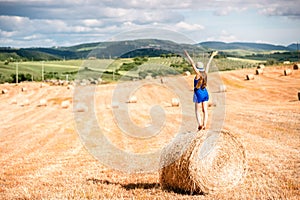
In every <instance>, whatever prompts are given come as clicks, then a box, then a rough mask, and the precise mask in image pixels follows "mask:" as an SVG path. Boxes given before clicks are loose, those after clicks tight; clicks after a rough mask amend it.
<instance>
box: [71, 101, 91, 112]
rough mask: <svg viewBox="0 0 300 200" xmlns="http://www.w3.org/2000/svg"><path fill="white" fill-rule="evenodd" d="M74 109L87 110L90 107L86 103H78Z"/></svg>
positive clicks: (77, 110) (78, 110)
mask: <svg viewBox="0 0 300 200" xmlns="http://www.w3.org/2000/svg"><path fill="white" fill-rule="evenodd" d="M74 110H75V111H76V112H87V111H88V110H89V108H88V107H87V106H86V105H85V104H84V103H77V104H76V105H75V108H74Z"/></svg>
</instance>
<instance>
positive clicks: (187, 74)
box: [183, 71, 191, 76]
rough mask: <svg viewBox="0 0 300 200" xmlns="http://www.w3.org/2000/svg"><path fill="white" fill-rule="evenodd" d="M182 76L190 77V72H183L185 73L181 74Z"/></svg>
mask: <svg viewBox="0 0 300 200" xmlns="http://www.w3.org/2000/svg"><path fill="white" fill-rule="evenodd" d="M183 75H184V76H190V75H191V72H189V71H185V72H184V73H183Z"/></svg>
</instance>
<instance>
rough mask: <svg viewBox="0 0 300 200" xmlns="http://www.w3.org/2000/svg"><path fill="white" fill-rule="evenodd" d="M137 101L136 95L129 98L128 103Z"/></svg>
mask: <svg viewBox="0 0 300 200" xmlns="http://www.w3.org/2000/svg"><path fill="white" fill-rule="evenodd" d="M136 102H137V97H136V96H131V97H129V99H128V103H136Z"/></svg>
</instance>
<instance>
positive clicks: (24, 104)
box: [21, 99, 30, 106]
mask: <svg viewBox="0 0 300 200" xmlns="http://www.w3.org/2000/svg"><path fill="white" fill-rule="evenodd" d="M29 105H30V101H29V99H24V101H23V102H22V104H21V106H29Z"/></svg>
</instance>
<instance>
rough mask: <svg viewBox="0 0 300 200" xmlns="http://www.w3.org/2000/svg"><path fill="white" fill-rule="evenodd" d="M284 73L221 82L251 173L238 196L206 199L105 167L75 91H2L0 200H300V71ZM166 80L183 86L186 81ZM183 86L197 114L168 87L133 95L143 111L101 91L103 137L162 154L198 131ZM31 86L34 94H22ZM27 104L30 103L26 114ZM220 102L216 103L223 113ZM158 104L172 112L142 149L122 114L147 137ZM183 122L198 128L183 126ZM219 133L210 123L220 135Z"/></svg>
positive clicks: (152, 175) (148, 86)
mask: <svg viewBox="0 0 300 200" xmlns="http://www.w3.org/2000/svg"><path fill="white" fill-rule="evenodd" d="M284 68H291V67H290V66H289V67H281V66H278V67H267V68H266V69H265V70H264V74H263V75H259V76H258V75H255V80H251V81H246V80H245V77H246V75H247V74H254V73H255V69H244V70H237V71H228V72H222V73H220V76H221V78H222V81H223V83H224V84H225V85H226V87H227V92H226V93H225V95H226V101H225V109H226V110H225V111H226V113H225V114H226V115H225V121H224V124H223V129H226V130H229V131H230V132H231V133H233V134H235V135H237V136H238V137H239V138H240V140H241V142H242V143H243V145H244V147H245V149H246V152H247V161H248V172H247V174H246V176H245V178H244V180H243V182H242V183H240V184H239V185H238V186H236V187H235V188H231V189H230V190H229V191H226V192H224V193H219V194H213V195H205V196H204V195H192V196H191V195H188V194H179V193H176V192H172V191H164V190H162V189H161V187H160V185H159V176H158V172H149V173H146V174H135V173H131V174H130V173H126V172H121V171H118V170H115V169H112V168H110V167H109V166H106V165H103V162H100V161H99V160H97V159H95V157H94V156H92V155H91V154H90V153H89V152H88V150H87V149H86V147H85V146H84V145H83V144H82V142H81V140H80V136H79V134H82V133H81V132H80V130H79V129H80V127H81V125H82V126H84V123H86V122H87V120H82V119H85V118H80V119H79V120H78V118H76V116H78V115H85V114H86V111H85V112H77V111H76V110H73V104H74V103H75V102H76V101H77V99H73V95H74V93H73V92H74V89H67V87H63V86H44V87H42V88H41V87H40V84H39V83H21V84H19V85H18V86H15V85H5V84H3V85H0V90H2V89H4V88H6V89H7V90H8V93H7V94H0V110H1V115H0V118H1V120H0V125H1V126H0V198H1V199H42V198H44V199H105V198H106V199H116V198H119V199H121V198H125V199H126V198H136V199H155V198H156V199H190V198H195V199H299V198H300V101H298V96H297V94H298V91H300V70H294V71H293V73H292V75H290V76H284V75H283V69H284ZM214 76H218V75H216V74H210V75H209V80H210V79H213V78H211V77H214ZM166 80H167V81H169V82H176V81H177V82H178V81H182V77H180V78H179V77H170V78H167V79H166ZM183 80H185V81H186V82H187V83H188V84H189V87H190V88H189V89H190V90H189V91H188V94H189V95H190V96H189V97H188V98H189V99H190V102H188V103H190V104H191V105H189V106H188V108H187V109H191V112H190V113H186V112H183V111H182V110H183V107H182V105H181V106H179V107H172V106H171V98H175V97H178V95H176V93H174V91H173V90H172V89H170V88H169V87H166V86H165V85H163V84H160V82H159V80H152V82H147V81H144V82H143V84H142V86H141V87H139V88H138V89H136V90H134V92H133V95H135V96H136V97H137V99H138V102H137V103H135V104H126V102H125V99H120V101H119V102H115V99H114V98H113V95H114V91H116V87H117V86H116V85H113V84H111V85H101V86H98V87H97V88H96V89H95V91H94V94H95V100H94V103H95V105H96V106H95V109H94V111H95V119H96V122H97V125H98V126H99V127H101V130H102V131H103V135H105V137H106V138H107V139H108V140H109V141H110V142H111V143H113V144H114V145H115V146H116V147H117V148H118V149H121V150H123V151H126V152H132V153H147V152H148V153H149V152H155V151H156V150H158V149H161V148H162V147H163V146H164V145H165V144H166V143H167V142H168V141H169V140H170V139H171V138H172V137H174V136H175V134H176V133H177V132H178V131H179V130H180V128H181V130H182V131H195V129H196V128H197V125H196V120H195V117H194V112H193V103H192V87H191V84H192V81H193V76H189V77H184V79H183ZM125 84H128V85H127V86H126V85H125V86H124V90H126V88H130V87H131V86H130V84H136V83H134V82H133V83H125ZM22 87H26V88H27V91H26V92H22V91H21V88H22ZM122 87H123V86H122ZM216 88H217V86H216V85H215V86H210V87H209V91H210V93H211V97H214V95H217V96H218V95H220V93H218V92H217V91H216ZM79 91H80V90H79ZM75 92H76V89H75ZM77 92H78V90H77ZM26 99H28V101H29V103H30V104H29V105H24V106H23V104H24V103H26V102H25V101H26ZM41 99H46V100H47V106H39V101H40V100H41ZM64 100H69V101H70V103H71V104H70V107H69V108H66V109H63V108H62V107H61V102H62V101H64ZM215 100H216V99H214V98H211V100H210V101H211V103H212V104H213V105H214V103H215V102H214V101H215ZM112 102H113V103H112ZM156 104H159V105H160V106H161V108H163V110H164V113H165V119H164V126H163V128H161V129H160V134H159V135H157V136H155V137H151V138H147V139H144V140H141V139H140V138H132V137H129V136H128V134H130V131H127V132H129V133H127V135H126V134H124V129H121V128H120V125H118V120H120V118H116V116H115V114H116V113H117V114H118V112H119V111H118V109H120V108H122V105H126V106H127V107H128V113H129V116H128V117H129V118H130V119H131V120H132V123H133V124H135V125H136V126H138V127H143V128H145V127H149V126H150V125H151V123H153V121H152V119H151V117H150V115H149V113H150V112H151V111H150V108H151V107H152V106H153V105H156ZM118 106H119V108H118ZM218 106H219V104H218V103H216V106H212V107H209V114H210V119H211V118H212V115H213V114H215V113H214V109H215V108H217V107H218ZM119 114H120V113H119ZM221 117H222V116H221ZM76 119H77V120H78V121H76ZM183 120H187V121H188V122H184V123H183ZM78 124H79V125H78ZM212 126H213V124H212V122H211V121H210V128H212ZM123 128H124V127H123ZM125 128H126V127H125ZM78 132H79V134H78ZM81 136H82V135H81ZM93 137H95V136H93ZM89 145H90V144H89ZM89 145H88V146H89ZM106 159H107V160H106V161H109V159H111V160H112V161H114V164H116V165H118V166H120V165H121V164H122V162H121V161H120V160H118V159H122V158H117V157H111V158H110V157H109V156H108V157H106ZM118 161H119V162H118Z"/></svg>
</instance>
